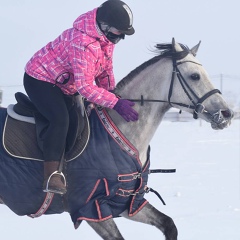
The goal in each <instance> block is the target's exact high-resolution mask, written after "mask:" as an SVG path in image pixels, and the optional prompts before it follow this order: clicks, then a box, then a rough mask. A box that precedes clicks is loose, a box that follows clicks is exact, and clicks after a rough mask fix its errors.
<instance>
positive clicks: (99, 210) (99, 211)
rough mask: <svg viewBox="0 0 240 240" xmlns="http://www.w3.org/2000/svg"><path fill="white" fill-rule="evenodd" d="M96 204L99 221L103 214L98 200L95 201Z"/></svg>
mask: <svg viewBox="0 0 240 240" xmlns="http://www.w3.org/2000/svg"><path fill="white" fill-rule="evenodd" d="M95 204H96V207H97V212H98V218H99V219H102V213H101V209H100V206H99V203H98V200H95Z"/></svg>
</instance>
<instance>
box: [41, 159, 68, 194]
mask: <svg viewBox="0 0 240 240" xmlns="http://www.w3.org/2000/svg"><path fill="white" fill-rule="evenodd" d="M58 166H59V162H58V161H54V162H44V183H43V191H44V192H52V193H57V194H65V193H66V192H67V189H66V183H65V178H64V175H63V174H62V173H60V172H58ZM63 180H64V182H63Z"/></svg>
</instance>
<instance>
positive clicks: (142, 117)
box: [109, 62, 172, 165]
mask: <svg viewBox="0 0 240 240" xmlns="http://www.w3.org/2000/svg"><path fill="white" fill-rule="evenodd" d="M168 69H169V70H168ZM171 71H172V69H171V66H170V65H169V66H167V62H166V63H164V62H163V63H162V64H159V63H155V64H153V65H151V66H149V67H147V68H146V69H144V70H143V71H141V72H140V73H139V74H138V75H136V76H135V77H134V78H133V79H131V81H129V82H128V83H127V84H126V85H125V86H124V87H121V88H120V89H118V90H117V94H119V95H120V96H121V97H122V98H124V99H140V97H141V95H143V97H144V99H161V100H167V92H168V89H169V84H170V79H169V78H170V77H171ZM134 108H135V110H136V111H137V112H138V113H139V120H138V121H137V122H129V123H127V122H126V121H125V120H123V118H122V117H121V116H120V115H118V114H117V113H116V112H115V111H113V110H110V111H109V114H110V116H111V118H112V120H113V122H114V123H115V124H116V126H117V127H118V128H119V130H120V131H121V132H122V133H123V135H124V136H125V137H126V138H127V139H128V140H129V141H130V142H131V143H132V144H133V145H134V146H135V148H136V149H137V150H138V152H139V158H140V161H141V162H142V165H144V163H145V161H146V156H147V154H146V152H147V149H148V146H149V143H150V141H151V139H152V137H153V136H154V133H155V132H156V130H157V128H158V126H159V124H160V123H161V120H162V118H163V116H164V114H165V112H166V111H167V110H168V109H169V104H168V103H147V102H145V103H144V105H143V106H141V104H140V103H135V106H134Z"/></svg>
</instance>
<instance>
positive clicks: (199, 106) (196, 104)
mask: <svg viewBox="0 0 240 240" xmlns="http://www.w3.org/2000/svg"><path fill="white" fill-rule="evenodd" d="M187 62H192V63H194V64H197V65H200V66H201V64H199V63H197V62H194V61H188V60H186V61H179V62H177V60H176V59H175V58H173V57H172V63H173V71H172V78H171V83H170V87H169V92H168V100H167V101H165V100H158V99H144V97H143V95H141V99H128V100H130V101H133V102H140V103H141V106H143V105H144V102H160V103H169V104H170V105H171V106H172V107H173V105H178V106H181V107H186V108H190V109H193V118H194V119H197V118H198V114H200V113H203V112H205V113H208V114H210V113H209V112H208V111H207V110H206V109H205V106H204V105H203V102H204V101H205V100H206V99H207V98H209V97H210V96H212V95H213V94H215V93H220V94H221V92H220V90H218V89H213V90H211V91H209V92H207V93H206V94H204V95H203V96H202V97H200V98H199V97H198V96H197V94H196V93H195V92H194V90H193V89H192V88H191V87H190V86H189V84H188V83H187V81H186V80H185V79H184V77H183V75H182V74H181V71H180V70H179V68H178V66H179V65H181V64H184V63H187ZM175 76H177V78H178V80H179V82H180V84H181V87H182V89H183V90H184V92H185V94H186V95H187V97H188V98H189V100H190V102H191V104H189V105H187V104H184V103H179V102H172V101H171V97H172V93H173V85H174V81H175V79H176V77H175ZM210 115H211V116H213V115H212V114H210Z"/></svg>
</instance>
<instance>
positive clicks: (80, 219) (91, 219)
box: [74, 215, 113, 229]
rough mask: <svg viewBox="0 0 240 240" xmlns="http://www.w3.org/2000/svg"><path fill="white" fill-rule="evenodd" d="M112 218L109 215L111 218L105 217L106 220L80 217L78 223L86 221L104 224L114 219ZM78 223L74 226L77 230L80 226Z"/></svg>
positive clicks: (110, 216)
mask: <svg viewBox="0 0 240 240" xmlns="http://www.w3.org/2000/svg"><path fill="white" fill-rule="evenodd" d="M112 217H113V216H112V215H109V216H107V217H105V218H102V219H94V218H86V217H79V218H78V219H77V222H78V221H83V220H85V221H90V222H103V221H106V220H108V219H110V218H112ZM77 222H76V223H75V224H74V228H75V229H77V228H78V227H79V226H80V224H77Z"/></svg>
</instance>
